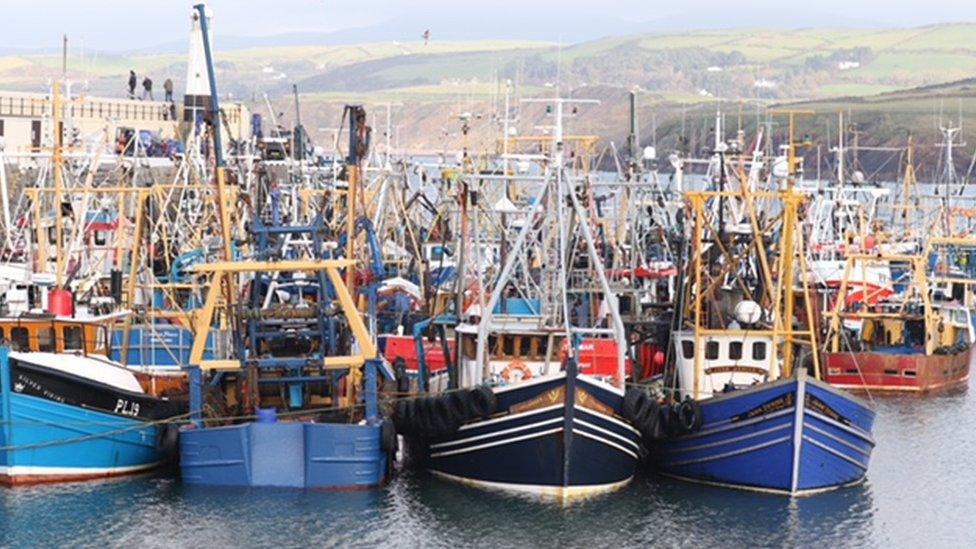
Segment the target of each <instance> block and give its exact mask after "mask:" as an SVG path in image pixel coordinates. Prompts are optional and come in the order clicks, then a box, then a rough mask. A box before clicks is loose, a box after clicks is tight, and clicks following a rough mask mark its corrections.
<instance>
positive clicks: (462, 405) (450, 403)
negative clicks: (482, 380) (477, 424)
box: [444, 391, 471, 423]
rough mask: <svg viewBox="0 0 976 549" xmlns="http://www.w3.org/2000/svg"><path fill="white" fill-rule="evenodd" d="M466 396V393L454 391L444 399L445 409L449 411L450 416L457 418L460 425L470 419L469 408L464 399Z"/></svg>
mask: <svg viewBox="0 0 976 549" xmlns="http://www.w3.org/2000/svg"><path fill="white" fill-rule="evenodd" d="M468 396H469V395H468V393H466V392H462V391H455V392H453V393H451V394H449V395H446V396H445V397H444V398H445V399H447V408H448V409H449V410H450V411H451V415H452V416H454V417H455V418H457V420H458V422H460V423H464V422H465V421H467V420H468V419H470V418H471V415H470V414H471V407H470V406H469V404H468V401H467V400H466V399H465V397H468Z"/></svg>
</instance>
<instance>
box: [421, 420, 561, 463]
mask: <svg viewBox="0 0 976 549" xmlns="http://www.w3.org/2000/svg"><path fill="white" fill-rule="evenodd" d="M559 419H560V420H561V419H562V418H559ZM562 430H563V428H562V427H556V428H555V429H548V430H545V431H540V432H538V433H529V434H527V435H522V436H518V437H514V438H509V439H505V440H498V441H495V442H487V443H485V444H478V445H475V446H469V447H467V448H459V449H457V450H447V451H444V452H437V453H434V454H431V455H430V457H431V458H438V457H446V456H453V455H457V454H465V453H468V452H476V451H478V450H484V449H486V448H493V447H495V446H504V445H506V444H514V443H516V442H521V441H523V440H529V439H533V438H539V437H544V436H546V435H551V434H553V433H558V432H560V431H562Z"/></svg>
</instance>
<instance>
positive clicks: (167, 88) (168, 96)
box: [163, 78, 173, 103]
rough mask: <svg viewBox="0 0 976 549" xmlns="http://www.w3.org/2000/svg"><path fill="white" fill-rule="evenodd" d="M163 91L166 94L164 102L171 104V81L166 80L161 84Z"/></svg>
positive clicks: (169, 79)
mask: <svg viewBox="0 0 976 549" xmlns="http://www.w3.org/2000/svg"><path fill="white" fill-rule="evenodd" d="M163 91H164V92H166V100H167V101H169V102H170V103H172V102H173V79H171V78H167V79H166V81H165V82H163Z"/></svg>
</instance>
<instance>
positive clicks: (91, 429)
mask: <svg viewBox="0 0 976 549" xmlns="http://www.w3.org/2000/svg"><path fill="white" fill-rule="evenodd" d="M8 396H9V400H7V399H5V400H6V402H4V409H5V410H6V411H5V413H4V414H3V418H2V419H3V420H4V421H5V422H7V423H6V425H5V429H3V432H2V433H0V447H2V448H4V450H0V484H4V485H20V484H39V483H51V482H70V481H81V480H91V479H99V478H106V477H113V476H120V475H128V474H135V473H139V472H143V471H146V470H149V469H152V468H154V467H156V466H158V465H160V464H161V463H162V462H163V461H164V457H165V454H164V452H162V451H160V449H159V448H158V447H157V439H158V437H159V429H160V428H159V427H157V426H155V425H147V424H146V423H145V422H142V421H140V420H138V419H133V418H127V417H121V416H118V415H114V414H108V413H103V412H97V411H94V410H86V409H84V408H80V407H77V406H71V405H67V404H61V403H58V402H54V401H50V400H46V399H43V398H38V397H34V396H29V395H22V394H17V393H10V394H9V395H8ZM8 403H9V406H8V405H7V404H8Z"/></svg>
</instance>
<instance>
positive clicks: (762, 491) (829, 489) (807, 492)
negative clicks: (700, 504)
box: [659, 472, 864, 497]
mask: <svg viewBox="0 0 976 549" xmlns="http://www.w3.org/2000/svg"><path fill="white" fill-rule="evenodd" d="M659 474H660V475H662V476H665V477H668V478H673V479H676V480H680V481H683V482H693V483H695V484H701V485H703V486H715V487H718V488H732V489H734V490H745V491H747V492H757V493H760V494H773V495H777V496H791V497H806V496H815V495H817V494H823V493H826V492H833V491H834V490H839V489H841V488H849V487H851V486H857V485H859V484H863V483H864V477H861V478H859V479H857V480H854V481H852V482H848V483H845V484H838V485H837V486H824V487H822V488H811V489H807V490H797V491H796V492H792V493H791V492H790V491H789V490H780V489H777V488H766V487H763V486H750V485H748V484H734V483H731V482H718V481H714V480H705V479H700V478H692V477H685V476H682V475H673V474H671V473H665V472H661V473H659Z"/></svg>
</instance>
